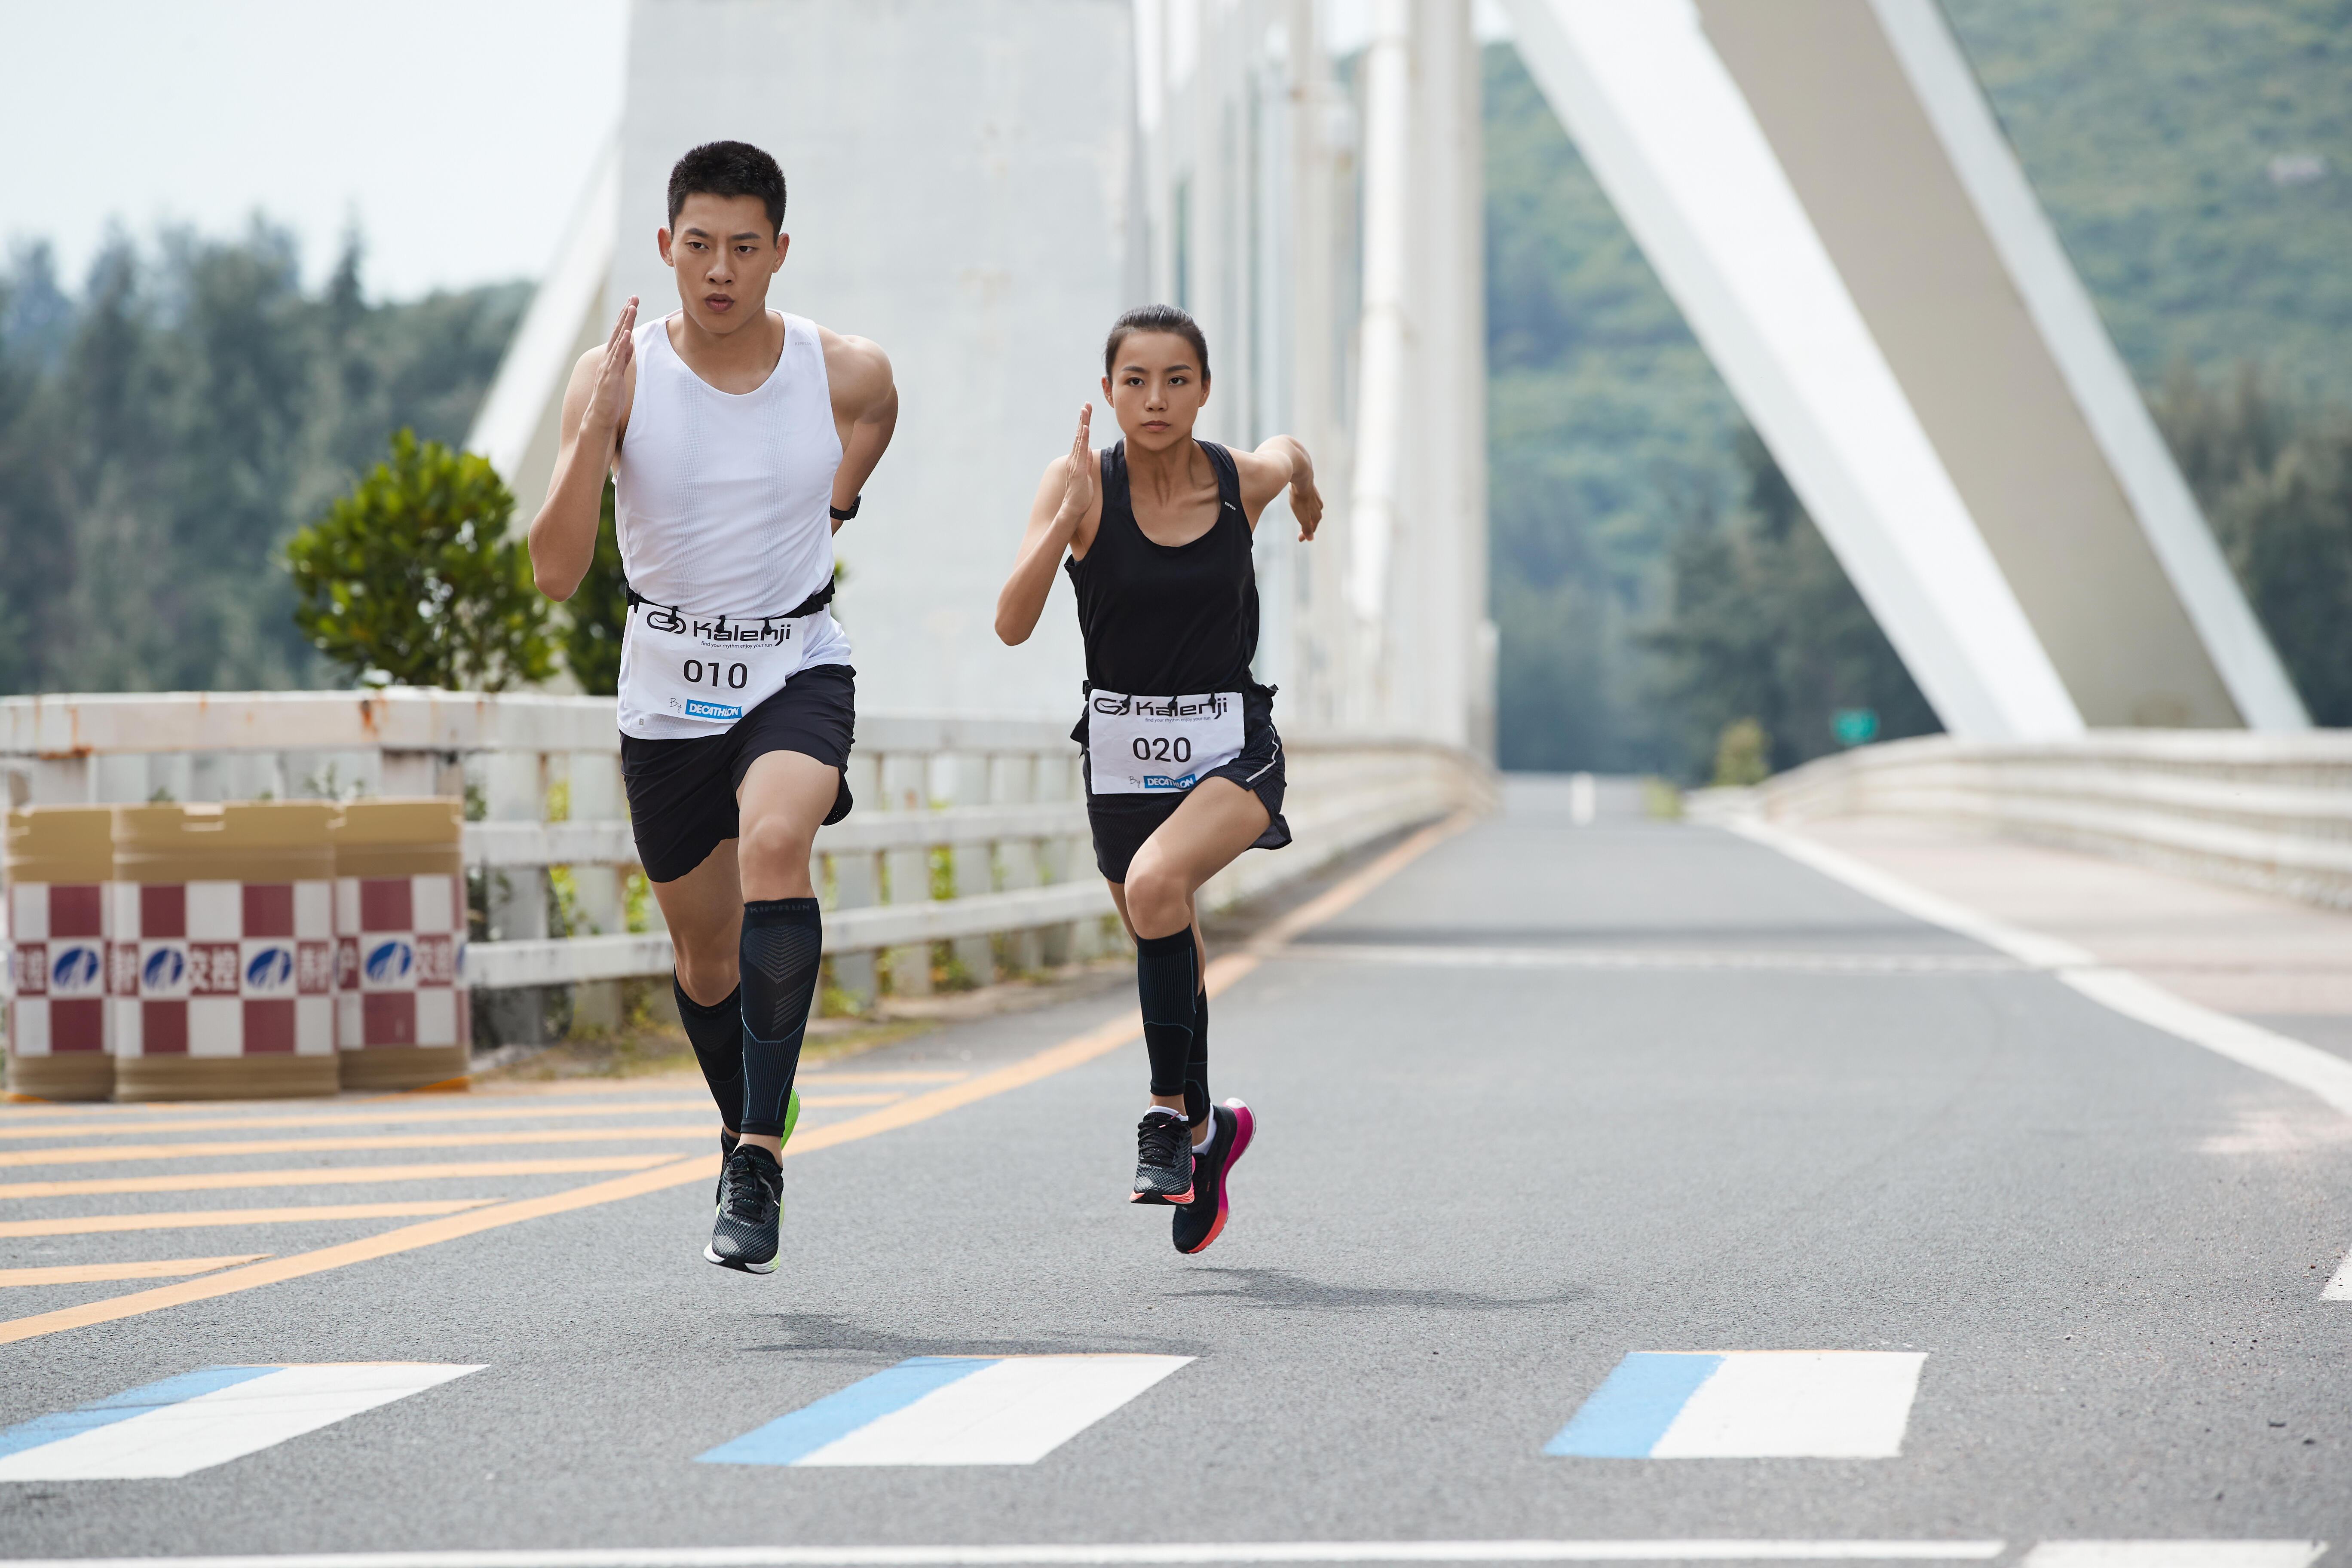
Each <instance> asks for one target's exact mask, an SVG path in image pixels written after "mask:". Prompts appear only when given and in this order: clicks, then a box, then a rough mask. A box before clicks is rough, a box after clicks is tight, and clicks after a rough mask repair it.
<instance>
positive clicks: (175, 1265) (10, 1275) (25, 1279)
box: [0, 1252, 269, 1289]
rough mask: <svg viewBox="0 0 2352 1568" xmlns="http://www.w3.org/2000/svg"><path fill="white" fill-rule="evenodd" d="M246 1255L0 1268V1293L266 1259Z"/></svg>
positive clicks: (163, 1275)
mask: <svg viewBox="0 0 2352 1568" xmlns="http://www.w3.org/2000/svg"><path fill="white" fill-rule="evenodd" d="M268 1256H269V1254H268V1253H266V1252H247V1253H244V1254H242V1255H240V1256H238V1257H236V1258H163V1259H161V1260H160V1261H158V1262H154V1263H72V1264H59V1265H58V1266H57V1267H55V1268H0V1289H5V1288H6V1287H8V1286H11V1285H89V1284H94V1283H96V1282H97V1281H99V1280H100V1279H178V1278H179V1277H180V1276H181V1275H183V1274H210V1273H211V1272H212V1271H213V1270H214V1269H215V1268H232V1267H234V1266H236V1264H239V1263H251V1262H254V1261H256V1260H257V1259H259V1258H267V1257H268Z"/></svg>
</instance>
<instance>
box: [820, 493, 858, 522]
mask: <svg viewBox="0 0 2352 1568" xmlns="http://www.w3.org/2000/svg"><path fill="white" fill-rule="evenodd" d="M865 499H866V494H865V492H864V491H862V490H861V491H859V492H858V493H857V494H856V495H854V496H851V497H850V498H849V508H848V510H842V509H841V508H840V507H837V506H827V507H826V508H825V509H824V510H827V511H829V512H831V513H833V521H835V522H847V521H849V520H850V519H851V518H853V517H856V515H857V503H858V502H859V501H862V500H865Z"/></svg>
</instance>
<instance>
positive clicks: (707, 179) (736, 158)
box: [669, 142, 784, 234]
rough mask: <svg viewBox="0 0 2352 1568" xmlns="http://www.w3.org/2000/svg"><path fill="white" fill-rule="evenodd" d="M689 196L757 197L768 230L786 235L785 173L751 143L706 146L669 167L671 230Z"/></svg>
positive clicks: (705, 144)
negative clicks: (762, 208) (766, 219)
mask: <svg viewBox="0 0 2352 1568" xmlns="http://www.w3.org/2000/svg"><path fill="white" fill-rule="evenodd" d="M688 196H757V197H759V198H760V205H762V206H764V207H766V208H767V209H768V227H769V229H770V230H771V231H772V233H774V234H782V233H783V232H784V172H783V170H782V169H780V168H778V167H777V166H776V161H775V160H774V159H773V158H771V157H769V156H768V155H767V154H766V153H762V152H761V151H760V150H759V149H758V148H757V147H754V146H752V145H751V143H750V142H704V143H703V144H702V145H701V146H699V147H697V148H696V149H695V150H694V151H693V152H691V153H688V154H687V155H686V156H685V157H683V158H680V159H679V160H678V161H677V163H674V164H672V165H671V166H670V171H669V226H670V227H671V228H672V229H673V230H674V229H676V228H677V211H678V209H679V208H680V207H682V206H684V205H686V198H687V197H688Z"/></svg>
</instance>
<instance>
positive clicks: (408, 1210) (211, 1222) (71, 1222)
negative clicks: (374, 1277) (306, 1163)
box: [0, 1198, 499, 1237]
mask: <svg viewBox="0 0 2352 1568" xmlns="http://www.w3.org/2000/svg"><path fill="white" fill-rule="evenodd" d="M498 1201H499V1200H498V1199H496V1198H437V1199H434V1200H432V1201H430V1202H426V1203H421V1204H311V1205H306V1206H304V1207H301V1208H290V1209H178V1210H174V1211H173V1212H170V1213H164V1214H95V1215H83V1216H82V1217H81V1218H79V1219H11V1220H0V1237H12V1236H102V1235H105V1234H106V1233H108V1232H110V1231H118V1230H196V1229H201V1228H204V1227H206V1226H224V1225H292V1224H295V1223H297V1222H299V1221H302V1220H316V1219H414V1218H415V1217H416V1216H417V1215H434V1214H457V1213H458V1212H459V1211H460V1210H464V1209H478V1208H480V1207H481V1206H482V1205H484V1204H494V1203H497V1202H498Z"/></svg>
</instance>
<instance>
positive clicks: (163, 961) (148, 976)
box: [139, 947, 188, 991]
mask: <svg viewBox="0 0 2352 1568" xmlns="http://www.w3.org/2000/svg"><path fill="white" fill-rule="evenodd" d="M186 973H188V961H187V958H186V956H185V955H184V954H183V953H182V952H180V950H179V949H178V948H176V947H159V948H157V949H156V950H155V951H154V952H151V953H149V954H148V955H147V963H146V966H145V967H144V968H142V969H141V970H140V972H139V984H140V986H141V987H142V989H144V990H148V991H163V990H168V989H169V988H171V987H172V986H174V985H177V984H179V983H180V980H181V977H182V976H183V975H184V974H186Z"/></svg>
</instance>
